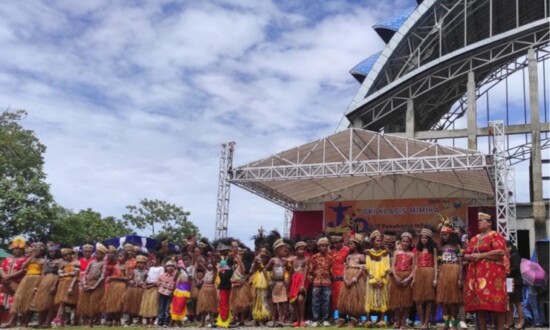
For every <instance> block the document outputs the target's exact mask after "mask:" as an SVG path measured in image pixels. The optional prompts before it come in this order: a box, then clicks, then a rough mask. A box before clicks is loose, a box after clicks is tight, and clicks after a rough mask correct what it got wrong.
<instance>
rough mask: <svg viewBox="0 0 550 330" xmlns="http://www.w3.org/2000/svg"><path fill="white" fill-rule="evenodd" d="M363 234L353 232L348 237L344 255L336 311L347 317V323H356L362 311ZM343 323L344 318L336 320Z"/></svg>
mask: <svg viewBox="0 0 550 330" xmlns="http://www.w3.org/2000/svg"><path fill="white" fill-rule="evenodd" d="M362 241H363V235H360V234H355V235H353V236H351V238H350V245H349V254H348V256H347V257H346V265H345V267H346V268H345V271H344V285H343V286H342V288H341V289H340V297H339V298H338V313H339V314H340V317H346V316H347V317H348V318H349V325H350V326H355V325H357V319H358V318H360V317H361V315H362V314H363V313H364V307H365V280H364V277H363V268H364V264H365V255H364V254H363V248H362V247H361V243H362ZM338 321H339V323H343V321H344V320H338Z"/></svg>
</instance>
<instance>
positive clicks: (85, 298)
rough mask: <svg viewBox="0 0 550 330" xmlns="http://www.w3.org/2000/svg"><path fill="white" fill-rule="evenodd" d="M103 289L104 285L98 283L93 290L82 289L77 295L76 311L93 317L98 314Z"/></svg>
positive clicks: (81, 314)
mask: <svg viewBox="0 0 550 330" xmlns="http://www.w3.org/2000/svg"><path fill="white" fill-rule="evenodd" d="M104 291H105V287H104V286H103V285H99V286H98V287H97V289H95V290H93V291H84V290H82V291H81V292H80V295H79V297H78V305H76V313H77V314H78V315H80V316H85V317H94V316H96V315H97V314H99V312H100V311H101V306H102V305H101V302H102V301H103V293H104Z"/></svg>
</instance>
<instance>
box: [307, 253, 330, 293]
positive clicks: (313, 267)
mask: <svg viewBox="0 0 550 330" xmlns="http://www.w3.org/2000/svg"><path fill="white" fill-rule="evenodd" d="M331 269H332V258H331V256H330V255H328V254H326V255H321V254H320V253H317V254H315V255H313V256H312V257H311V258H310V259H309V273H310V275H311V276H313V281H312V283H313V285H314V286H330V284H331V280H330V275H331Z"/></svg>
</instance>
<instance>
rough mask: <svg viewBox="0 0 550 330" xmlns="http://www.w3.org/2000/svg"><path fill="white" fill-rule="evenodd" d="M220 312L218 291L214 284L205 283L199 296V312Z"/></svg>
mask: <svg viewBox="0 0 550 330" xmlns="http://www.w3.org/2000/svg"><path fill="white" fill-rule="evenodd" d="M217 312H218V291H217V290H216V287H215V286H214V284H203V285H202V287H201V289H200V290H199V296H198V298H197V314H203V313H213V314H216V313H217Z"/></svg>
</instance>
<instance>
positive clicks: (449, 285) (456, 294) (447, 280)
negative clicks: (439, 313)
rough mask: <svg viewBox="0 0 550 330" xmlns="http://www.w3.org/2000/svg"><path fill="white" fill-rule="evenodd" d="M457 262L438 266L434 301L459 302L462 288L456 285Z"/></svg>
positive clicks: (458, 273) (457, 275) (444, 302)
mask: <svg viewBox="0 0 550 330" xmlns="http://www.w3.org/2000/svg"><path fill="white" fill-rule="evenodd" d="M460 272H461V269H460V265H459V264H442V265H441V267H440V268H439V273H438V276H439V280H438V281H437V294H436V301H437V303H438V304H461V303H462V290H461V289H460V288H459V287H458V277H459V276H460Z"/></svg>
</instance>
